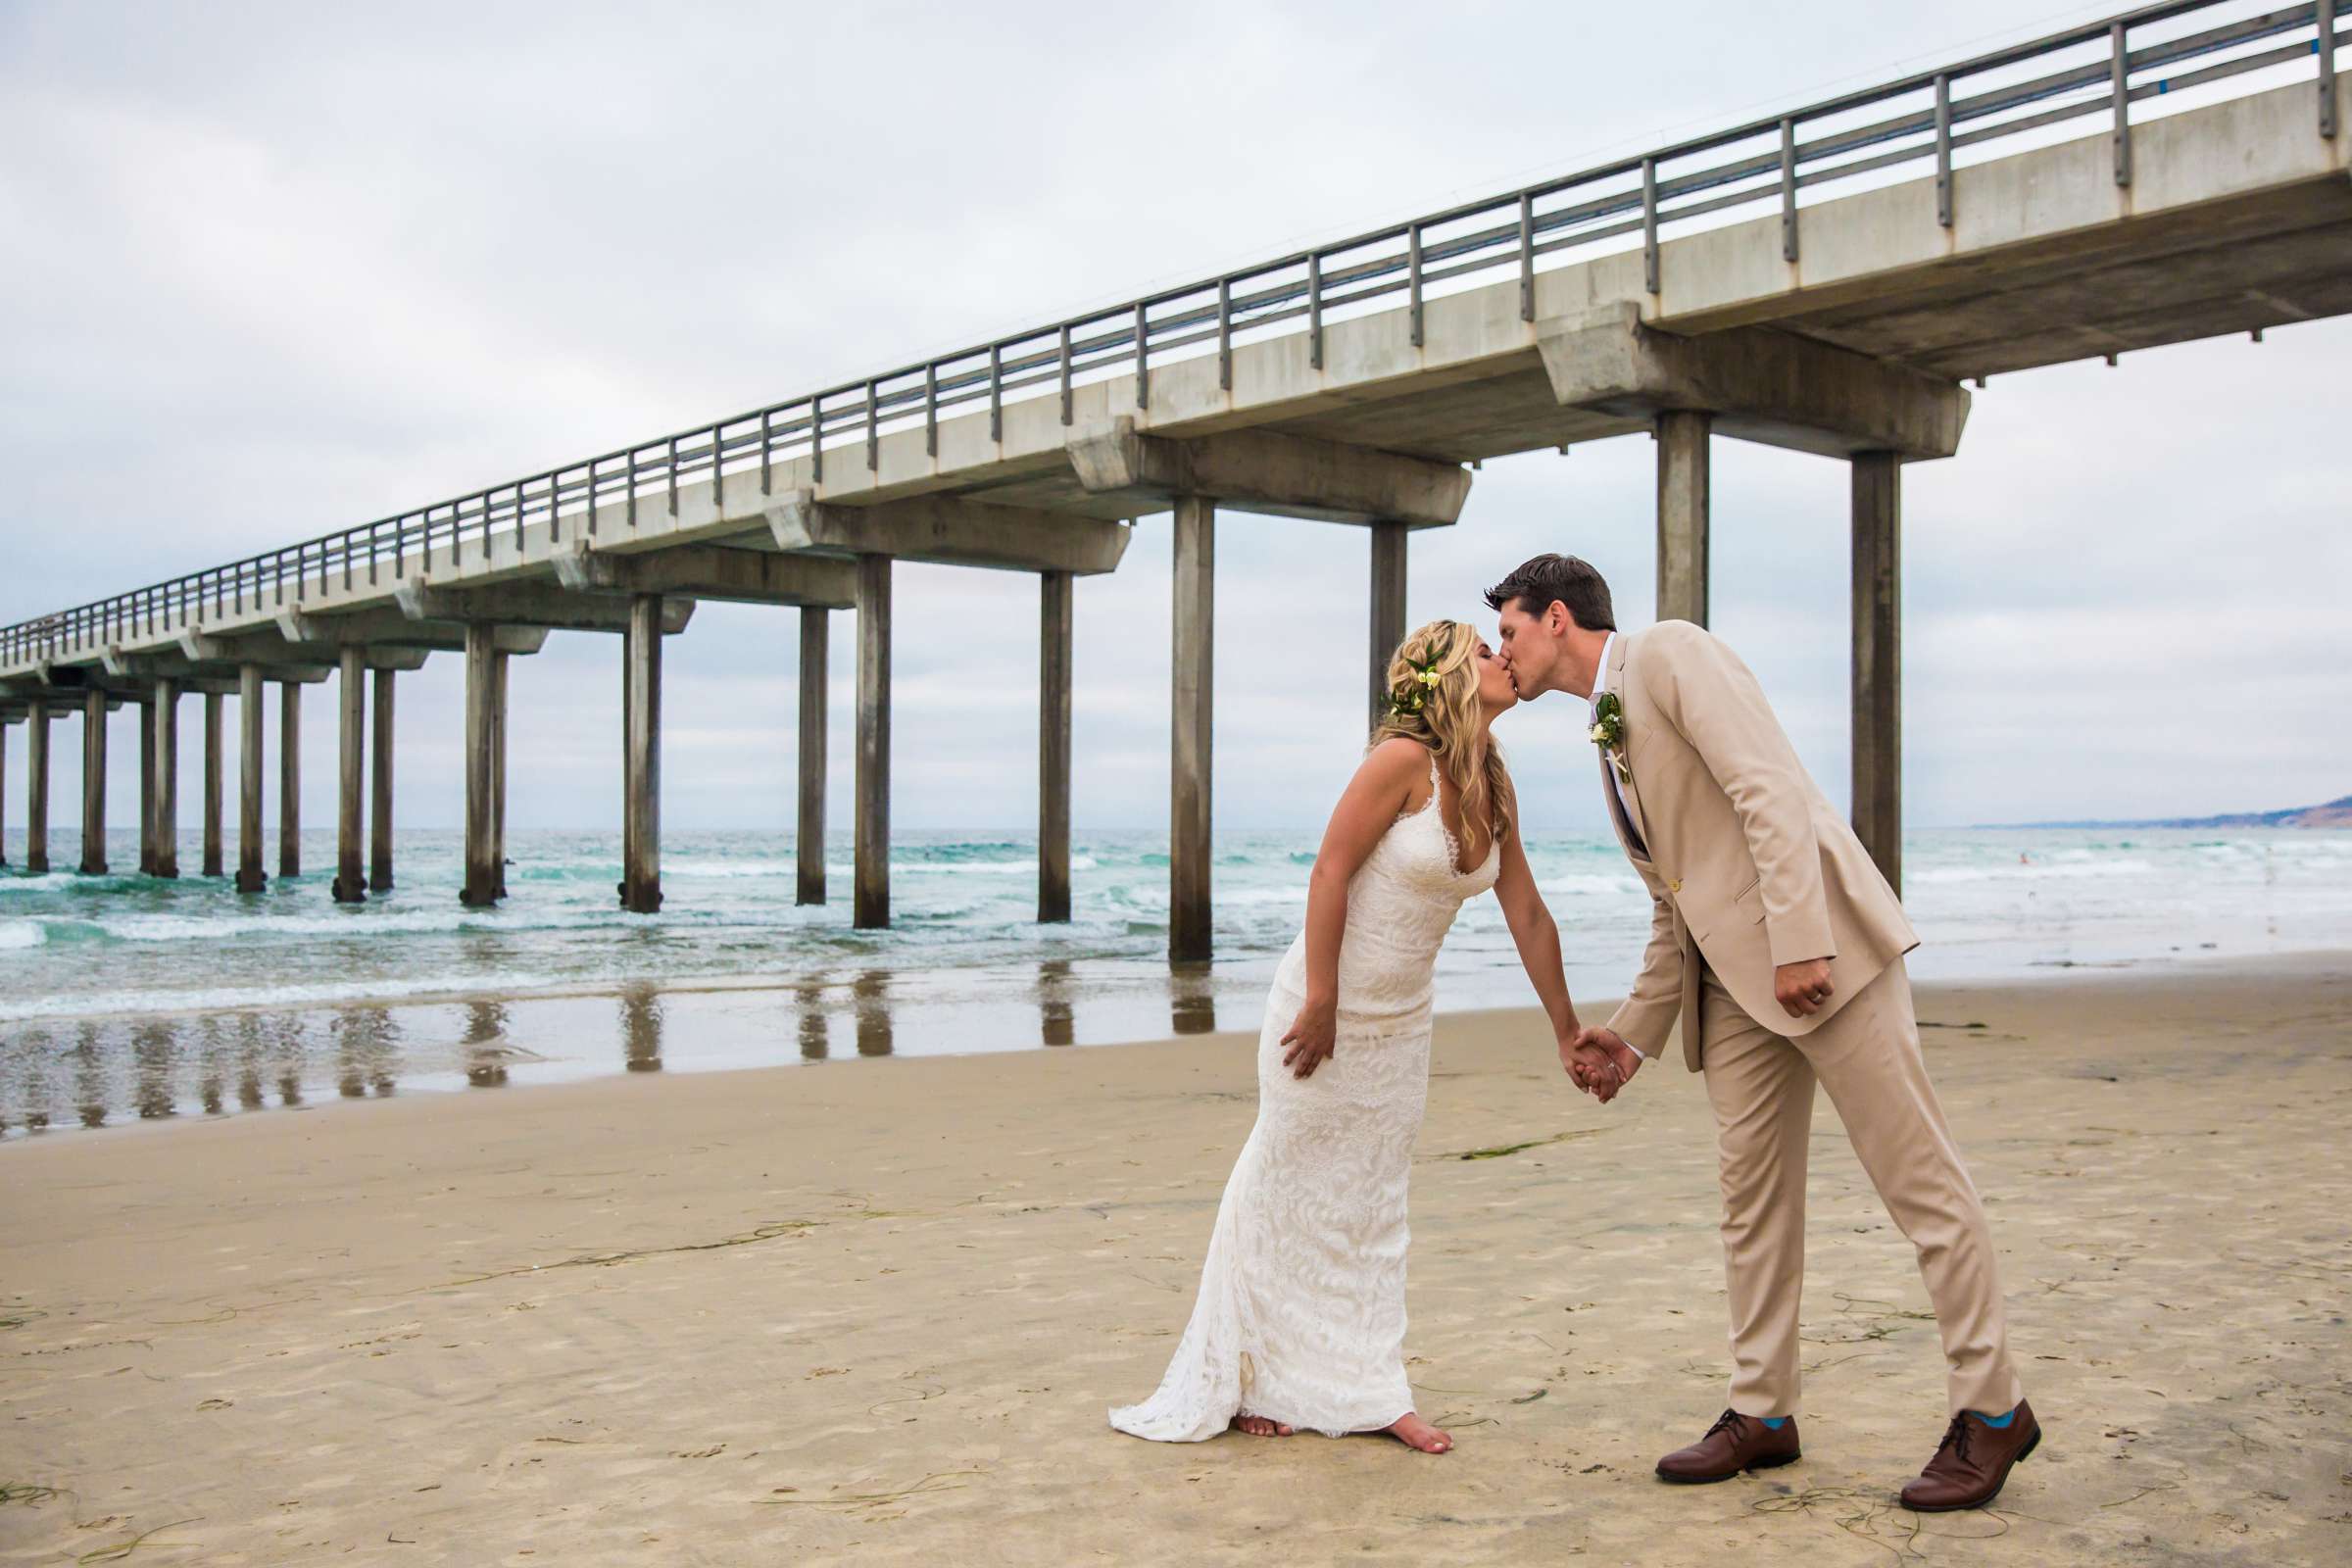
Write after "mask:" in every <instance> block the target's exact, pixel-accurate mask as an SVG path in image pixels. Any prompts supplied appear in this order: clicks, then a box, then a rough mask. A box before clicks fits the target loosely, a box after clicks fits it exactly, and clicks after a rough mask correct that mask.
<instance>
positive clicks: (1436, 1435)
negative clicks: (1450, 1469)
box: [1388, 1411, 1453, 1453]
mask: <svg viewBox="0 0 2352 1568" xmlns="http://www.w3.org/2000/svg"><path fill="white" fill-rule="evenodd" d="M1388 1431H1389V1435H1390V1436H1391V1437H1393V1438H1395V1439H1396V1440H1397V1442H1398V1443H1401V1444H1403V1445H1404V1446H1406V1447H1408V1448H1419V1449H1420V1450H1421V1451H1422V1452H1423V1453H1444V1452H1445V1451H1446V1449H1448V1448H1450V1447H1452V1446H1453V1439H1451V1438H1449V1437H1447V1436H1446V1434H1445V1433H1443V1432H1440V1431H1439V1430H1438V1429H1437V1428H1436V1427H1433V1426H1431V1425H1430V1424H1429V1423H1428V1422H1426V1421H1424V1420H1422V1419H1421V1418H1420V1417H1419V1416H1417V1415H1414V1414H1413V1413H1412V1412H1410V1411H1407V1412H1406V1413H1405V1414H1404V1415H1402V1416H1400V1417H1398V1418H1397V1421H1396V1422H1394V1423H1393V1424H1392V1425H1391V1426H1390V1427H1389V1428H1388Z"/></svg>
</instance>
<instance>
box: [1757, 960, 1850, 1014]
mask: <svg viewBox="0 0 2352 1568" xmlns="http://www.w3.org/2000/svg"><path fill="white" fill-rule="evenodd" d="M1836 989H1837V988H1836V987H1835V986H1832V985H1831V984H1830V960H1829V959H1827V958H1808V959H1806V960H1805V961H1804V962H1803V963H1784V964H1782V965H1781V966H1780V967H1779V968H1777V969H1775V970H1773V971H1772V994H1773V996H1774V997H1775V998H1776V999H1778V1001H1779V1002H1780V1004H1781V1010H1782V1011H1783V1012H1786V1013H1787V1014H1789V1017H1791V1018H1810V1017H1811V1016H1813V1014H1815V1013H1817V1012H1819V1011H1820V1010H1821V1009H1822V1007H1823V1006H1824V1005H1826V1004H1827V1003H1828V1002H1829V1000H1830V994H1831V992H1833V991H1834V990H1836Z"/></svg>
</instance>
